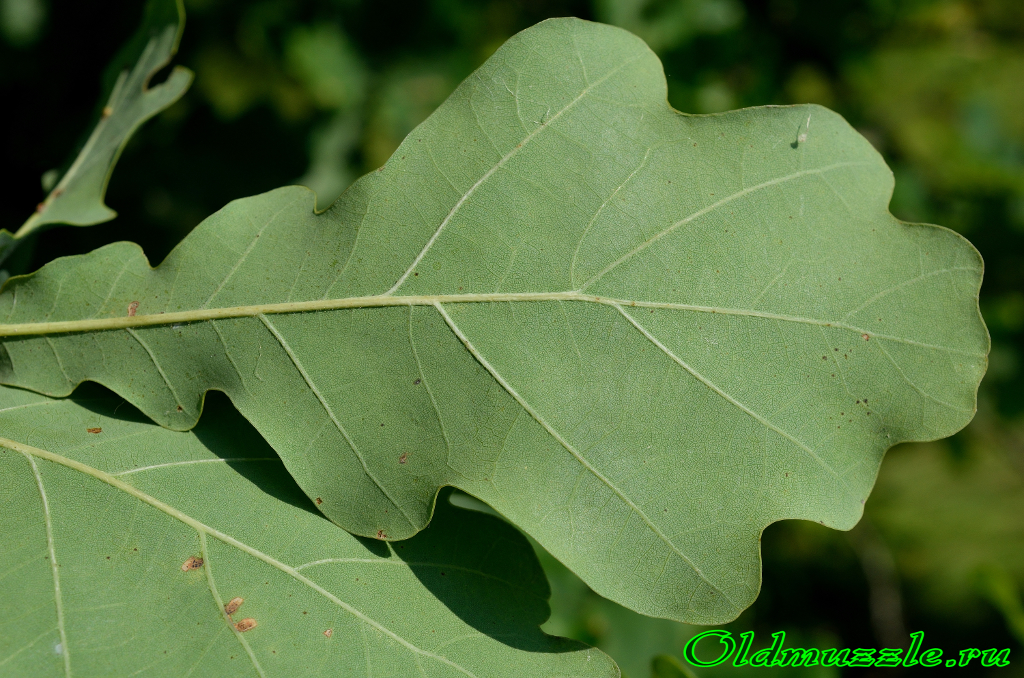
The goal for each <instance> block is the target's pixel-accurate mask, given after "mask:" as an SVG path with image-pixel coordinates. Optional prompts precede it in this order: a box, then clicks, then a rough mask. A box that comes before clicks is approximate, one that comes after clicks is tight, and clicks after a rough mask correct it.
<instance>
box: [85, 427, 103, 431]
mask: <svg viewBox="0 0 1024 678" xmlns="http://www.w3.org/2000/svg"><path fill="white" fill-rule="evenodd" d="M85 432H86V433H103V429H101V428H100V427H99V426H97V427H95V428H87V429H85Z"/></svg>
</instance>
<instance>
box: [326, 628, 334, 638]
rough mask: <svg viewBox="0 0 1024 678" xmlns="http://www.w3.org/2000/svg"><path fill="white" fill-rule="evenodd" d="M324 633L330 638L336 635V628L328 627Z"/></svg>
mask: <svg viewBox="0 0 1024 678" xmlns="http://www.w3.org/2000/svg"><path fill="white" fill-rule="evenodd" d="M324 635H325V636H327V637H328V638H330V637H331V636H333V635H334V629H327V630H326V631H324Z"/></svg>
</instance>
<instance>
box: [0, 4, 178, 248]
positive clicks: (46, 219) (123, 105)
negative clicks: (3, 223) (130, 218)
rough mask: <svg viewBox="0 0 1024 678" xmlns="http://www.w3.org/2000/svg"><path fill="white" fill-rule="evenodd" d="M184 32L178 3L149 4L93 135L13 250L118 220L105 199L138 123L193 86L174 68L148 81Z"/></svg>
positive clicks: (108, 85)
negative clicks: (44, 234) (44, 233)
mask: <svg viewBox="0 0 1024 678" xmlns="http://www.w3.org/2000/svg"><path fill="white" fill-rule="evenodd" d="M184 27H185V10H184V7H183V6H182V4H181V0H150V1H149V3H148V4H147V5H146V11H145V16H144V17H143V22H142V26H141V27H140V28H139V30H138V32H137V33H136V34H135V36H133V38H132V39H131V40H130V41H129V43H128V44H127V45H125V47H124V48H123V49H122V50H121V52H120V53H119V55H118V56H117V58H116V59H115V60H114V62H113V63H112V64H111V65H110V68H108V71H107V75H106V77H105V81H106V82H105V88H104V91H105V92H106V94H107V96H106V99H105V101H106V103H105V104H104V105H103V106H102V107H101V108H100V110H99V111H98V112H97V118H98V119H97V121H96V126H95V127H94V128H93V131H92V134H90V135H89V138H88V139H87V140H86V142H85V145H84V146H83V147H82V149H81V151H79V153H78V156H77V157H76V158H75V160H74V162H73V163H72V164H71V166H70V167H69V168H68V169H67V171H66V172H64V175H63V177H62V178H61V179H60V181H58V182H57V184H56V186H53V188H52V190H50V193H49V195H48V196H47V197H46V199H45V200H44V201H43V202H41V203H39V206H38V207H37V209H36V212H35V213H34V214H33V215H32V216H31V217H29V219H28V221H26V222H25V223H24V224H23V225H22V227H21V228H20V229H19V230H18V232H17V233H16V234H15V235H14V236H13V241H14V243H13V244H16V243H17V241H18V240H20V239H22V238H24V237H26V236H28V235H30V234H32V233H35V232H36V231H38V230H40V229H41V228H43V227H45V226H47V225H52V224H71V225H73V226H92V225H93V224H99V223H102V222H104V221H110V220H111V219H113V218H114V217H116V216H117V213H116V212H115V211H114V210H112V209H110V208H109V207H107V206H106V205H105V204H104V202H103V198H104V196H105V195H106V192H107V183H108V182H109V181H110V175H111V174H112V173H113V171H114V165H115V164H116V163H117V159H118V157H120V155H121V151H122V150H124V147H125V145H126V144H127V143H128V139H129V137H131V135H132V134H133V133H134V132H135V130H136V129H138V128H139V126H140V125H142V123H144V122H145V121H146V120H149V119H150V118H151V117H153V116H154V115H156V114H157V113H159V112H160V111H162V110H164V109H165V108H167V107H168V106H170V105H171V104H173V103H174V102H175V101H177V100H178V99H179V98H181V95H182V94H184V93H185V90H187V89H188V87H189V85H190V84H191V83H192V72H191V71H189V70H188V69H187V68H183V67H181V66H175V67H174V69H173V70H171V72H170V74H169V75H168V76H167V79H166V80H165V81H164V82H162V83H160V84H159V85H155V86H153V87H150V86H149V81H150V78H152V77H153V76H154V75H155V74H156V73H157V71H159V70H160V69H161V68H163V67H164V66H166V65H167V64H168V63H170V60H171V57H173V56H174V54H175V52H177V51H178V41H179V40H180V39H181V33H182V30H183V29H184ZM11 239H12V238H11V236H10V234H9V233H8V232H7V231H0V262H2V261H3V259H4V258H5V256H6V254H8V253H9V250H10V249H12V243H11V242H10V240H11Z"/></svg>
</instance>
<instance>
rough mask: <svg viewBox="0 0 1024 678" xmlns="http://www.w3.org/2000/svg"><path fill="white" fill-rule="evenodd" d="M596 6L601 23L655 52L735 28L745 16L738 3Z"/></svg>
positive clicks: (627, 1) (677, 0)
mask: <svg viewBox="0 0 1024 678" xmlns="http://www.w3.org/2000/svg"><path fill="white" fill-rule="evenodd" d="M595 5H596V6H597V7H596V9H597V14H598V17H599V19H600V20H601V21H603V22H605V23H609V24H612V25H613V26H619V27H620V28H625V29H626V30H627V31H629V32H631V33H634V34H636V35H638V36H640V37H641V38H643V39H644V42H646V43H647V44H648V45H650V47H651V49H653V50H654V51H655V52H663V51H668V50H671V49H673V48H675V47H678V46H680V45H681V44H683V43H685V42H687V41H689V40H690V39H691V38H694V37H696V36H697V35H700V34H702V33H703V34H707V33H712V34H713V33H724V32H725V31H728V30H730V29H733V28H736V27H737V26H739V25H740V24H741V23H742V22H743V15H744V13H745V12H744V9H743V5H742V3H740V2H738V1H737V0H669V1H668V2H665V1H661V2H659V1H658V0H597V2H596V3H595Z"/></svg>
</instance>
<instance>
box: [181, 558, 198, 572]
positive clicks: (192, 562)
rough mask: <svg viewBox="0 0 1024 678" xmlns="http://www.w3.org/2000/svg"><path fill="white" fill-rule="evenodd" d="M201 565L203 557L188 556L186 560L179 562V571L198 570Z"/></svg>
mask: <svg viewBox="0 0 1024 678" xmlns="http://www.w3.org/2000/svg"><path fill="white" fill-rule="evenodd" d="M202 566H203V559H202V558H196V557H195V556H189V558H188V560H186V561H185V562H184V563H182V564H181V571H182V572H188V571H189V570H198V569H199V568H200V567H202Z"/></svg>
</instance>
